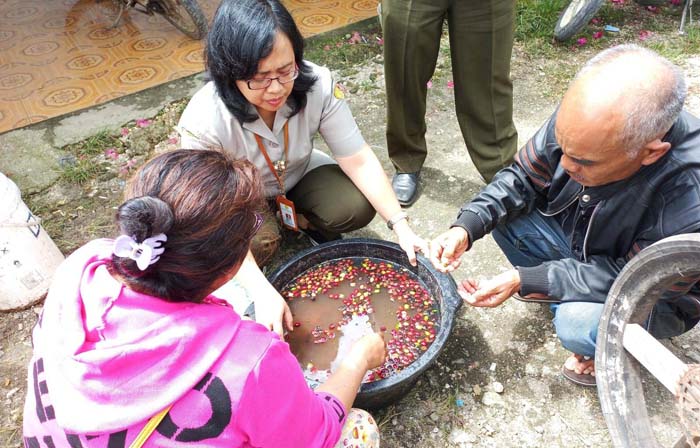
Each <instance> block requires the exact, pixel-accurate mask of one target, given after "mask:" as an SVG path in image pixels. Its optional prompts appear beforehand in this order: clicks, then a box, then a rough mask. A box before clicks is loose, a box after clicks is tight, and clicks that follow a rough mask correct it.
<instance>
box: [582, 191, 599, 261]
mask: <svg viewBox="0 0 700 448" xmlns="http://www.w3.org/2000/svg"><path fill="white" fill-rule="evenodd" d="M599 205H600V202H598V203H597V204H596V205H595V207H594V208H593V213H591V219H590V220H588V227H587V228H586V236H584V237H583V261H585V262H588V257H587V256H586V246H587V245H588V235H589V234H590V233H591V226H592V225H593V218H595V214H596V212H597V211H598V206H599Z"/></svg>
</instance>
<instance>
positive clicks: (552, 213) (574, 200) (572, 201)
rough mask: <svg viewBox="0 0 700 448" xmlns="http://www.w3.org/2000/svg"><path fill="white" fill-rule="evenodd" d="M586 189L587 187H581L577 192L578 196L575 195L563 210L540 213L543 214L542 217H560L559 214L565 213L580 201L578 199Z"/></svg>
mask: <svg viewBox="0 0 700 448" xmlns="http://www.w3.org/2000/svg"><path fill="white" fill-rule="evenodd" d="M585 189H586V187H581V189H580V190H579V191H577V192H576V194H575V195H574V197H573V198H571V200H570V201H569V202H568V203H567V204H566V205H564V206H563V207H562V208H560V209H559V210H557V211H555V212H551V213H544V212H542V211H540V213H542V216H554V215H558V214H559V213H561V212H563V211H564V210H566V209H567V208H569V206H570V205H571V204H573V203H574V202H576V201H577V200H578V198H579V197H580V196H581V193H583V192H584V190H585Z"/></svg>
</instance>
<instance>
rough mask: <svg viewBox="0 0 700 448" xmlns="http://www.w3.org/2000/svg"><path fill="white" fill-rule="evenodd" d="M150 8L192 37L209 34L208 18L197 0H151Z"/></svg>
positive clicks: (198, 37) (201, 36)
mask: <svg viewBox="0 0 700 448" xmlns="http://www.w3.org/2000/svg"><path fill="white" fill-rule="evenodd" d="M149 8H150V9H151V10H152V11H153V12H155V13H157V14H159V15H161V16H163V18H164V19H165V20H167V21H168V22H170V23H171V24H172V25H173V26H174V27H175V28H177V29H178V30H180V31H182V32H183V33H185V34H186V35H187V36H189V37H191V38H192V39H201V38H203V37H204V36H205V35H206V34H207V29H208V26H207V18H206V17H205V16H204V13H203V12H202V9H201V8H200V7H199V4H197V0H151V1H150V2H149Z"/></svg>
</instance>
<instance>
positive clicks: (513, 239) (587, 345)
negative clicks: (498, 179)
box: [491, 211, 603, 356]
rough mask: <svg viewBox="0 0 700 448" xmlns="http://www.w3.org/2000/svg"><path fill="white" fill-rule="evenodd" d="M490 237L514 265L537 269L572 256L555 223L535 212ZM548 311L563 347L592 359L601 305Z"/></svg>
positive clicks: (552, 307)
mask: <svg viewBox="0 0 700 448" xmlns="http://www.w3.org/2000/svg"><path fill="white" fill-rule="evenodd" d="M491 235H492V236H493V239H494V240H496V243H497V244H498V246H499V247H500V248H501V250H502V251H503V253H504V254H505V256H506V257H507V258H508V261H510V262H511V264H512V265H513V266H526V267H528V266H537V265H540V264H542V263H543V262H545V261H552V260H560V259H562V258H570V257H572V256H573V255H572V253H571V250H570V248H569V242H568V241H567V239H566V236H565V235H564V231H563V230H562V228H561V226H560V225H559V223H558V222H557V220H556V219H554V218H550V217H546V216H543V215H542V214H540V213H538V212H536V211H534V212H532V213H530V214H529V215H524V216H521V217H519V218H518V219H516V220H514V221H512V222H510V223H508V224H506V225H500V226H498V227H496V228H495V229H494V230H493V232H492V233H491ZM549 309H550V310H552V313H553V314H554V328H555V329H556V332H557V336H558V337H559V340H560V341H561V344H562V345H563V346H564V348H565V349H567V350H569V351H571V352H574V353H577V354H579V355H585V356H593V355H594V353H595V342H596V334H597V332H598V322H599V321H600V316H601V314H602V313H603V304H602V303H590V302H567V303H555V304H552V305H550V306H549Z"/></svg>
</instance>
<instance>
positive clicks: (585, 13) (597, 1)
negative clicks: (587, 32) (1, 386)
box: [554, 0, 604, 42]
mask: <svg viewBox="0 0 700 448" xmlns="http://www.w3.org/2000/svg"><path fill="white" fill-rule="evenodd" d="M603 1H604V0H571V2H569V6H567V7H566V8H565V9H564V11H562V13H561V16H559V20H557V24H556V26H555V27H554V38H555V39H556V40H558V41H560V42H561V41H565V40H567V39H569V38H570V37H571V36H573V35H574V34H576V33H578V32H579V31H580V30H581V29H582V28H583V27H584V26H586V24H587V23H588V22H589V21H590V20H591V19H592V18H593V16H594V15H595V13H596V12H598V10H599V9H600V7H601V6H602V5H603Z"/></svg>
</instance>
